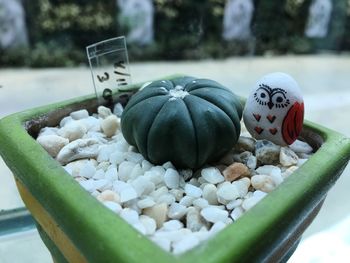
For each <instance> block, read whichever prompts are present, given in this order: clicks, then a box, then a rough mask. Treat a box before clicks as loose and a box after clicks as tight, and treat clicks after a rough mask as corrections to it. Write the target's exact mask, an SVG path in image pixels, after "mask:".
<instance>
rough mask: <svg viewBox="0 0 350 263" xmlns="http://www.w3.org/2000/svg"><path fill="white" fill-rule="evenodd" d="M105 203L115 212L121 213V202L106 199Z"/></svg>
mask: <svg viewBox="0 0 350 263" xmlns="http://www.w3.org/2000/svg"><path fill="white" fill-rule="evenodd" d="M103 204H104V205H105V206H106V207H107V208H109V209H110V210H112V211H113V212H114V213H117V214H119V213H120V212H121V211H122V207H121V206H120V204H118V203H116V202H113V201H105V202H103Z"/></svg>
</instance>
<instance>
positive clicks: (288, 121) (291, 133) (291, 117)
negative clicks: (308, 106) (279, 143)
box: [282, 102, 304, 144]
mask: <svg viewBox="0 0 350 263" xmlns="http://www.w3.org/2000/svg"><path fill="white" fill-rule="evenodd" d="M303 120H304V103H299V102H295V103H294V104H293V105H292V107H291V108H290V109H289V111H288V113H287V115H286V116H285V118H284V120H283V123H282V136H283V139H284V141H285V142H286V143H287V144H292V143H293V142H294V141H295V140H296V139H297V138H298V136H299V135H300V133H301V130H302V128H303Z"/></svg>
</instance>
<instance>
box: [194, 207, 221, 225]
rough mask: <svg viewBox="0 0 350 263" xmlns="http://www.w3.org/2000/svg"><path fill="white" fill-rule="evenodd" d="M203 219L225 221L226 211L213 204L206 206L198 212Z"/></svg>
mask: <svg viewBox="0 0 350 263" xmlns="http://www.w3.org/2000/svg"><path fill="white" fill-rule="evenodd" d="M200 214H201V215H202V216H203V218H204V219H205V220H207V221H208V222H211V223H216V222H218V221H221V222H225V221H226V219H227V217H228V212H227V211H226V210H222V209H219V208H216V207H213V206H208V207H206V208H204V209H202V211H201V212H200Z"/></svg>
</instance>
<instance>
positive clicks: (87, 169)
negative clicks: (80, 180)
mask: <svg viewBox="0 0 350 263" xmlns="http://www.w3.org/2000/svg"><path fill="white" fill-rule="evenodd" d="M95 173H96V167H95V165H94V164H93V162H86V163H85V165H83V166H82V167H81V169H80V171H79V175H80V176H82V177H85V178H92V177H93V176H94V174H95Z"/></svg>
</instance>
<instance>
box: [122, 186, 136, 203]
mask: <svg viewBox="0 0 350 263" xmlns="http://www.w3.org/2000/svg"><path fill="white" fill-rule="evenodd" d="M135 198H137V193H136V191H135V189H134V188H133V187H131V186H129V185H128V187H126V188H125V189H123V190H122V191H121V192H120V201H121V202H122V203H124V202H127V201H130V200H132V199H135Z"/></svg>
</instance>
